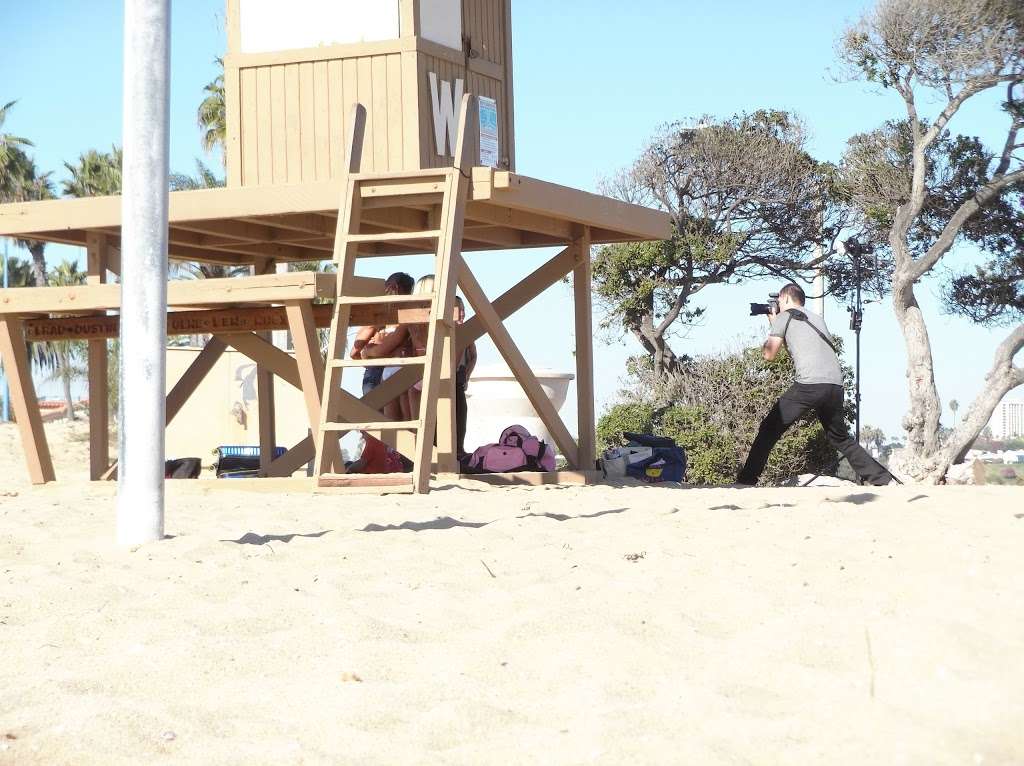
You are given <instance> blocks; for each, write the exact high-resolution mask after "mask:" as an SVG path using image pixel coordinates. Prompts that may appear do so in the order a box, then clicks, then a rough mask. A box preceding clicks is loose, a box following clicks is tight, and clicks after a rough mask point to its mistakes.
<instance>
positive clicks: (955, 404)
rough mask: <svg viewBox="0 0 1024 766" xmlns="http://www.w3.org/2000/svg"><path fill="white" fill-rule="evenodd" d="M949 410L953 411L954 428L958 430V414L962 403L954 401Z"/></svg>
mask: <svg viewBox="0 0 1024 766" xmlns="http://www.w3.org/2000/svg"><path fill="white" fill-rule="evenodd" d="M949 409H951V410H952V411H953V428H956V412H957V410H959V409H960V402H958V401H957V400H956V399H954V400H953V401H951V402H950V403H949Z"/></svg>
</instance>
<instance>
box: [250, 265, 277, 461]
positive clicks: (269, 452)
mask: <svg viewBox="0 0 1024 766" xmlns="http://www.w3.org/2000/svg"><path fill="white" fill-rule="evenodd" d="M276 270H277V266H276V264H275V263H274V261H273V260H266V261H263V262H262V263H261V264H258V265H257V266H255V267H254V268H253V274H254V276H259V275H261V274H268V273H273V272H275V271H276ZM260 337H262V338H263V340H265V341H267V342H269V343H273V335H272V331H270V332H268V331H266V330H264V331H263V332H261V333H260ZM256 410H257V418H258V420H259V429H260V475H261V476H267V475H268V471H269V470H270V465H271V463H272V462H273V461H274V453H275V452H277V407H276V405H275V401H274V373H273V371H272V370H268V369H267V368H266V367H264V366H262V365H259V364H258V365H256Z"/></svg>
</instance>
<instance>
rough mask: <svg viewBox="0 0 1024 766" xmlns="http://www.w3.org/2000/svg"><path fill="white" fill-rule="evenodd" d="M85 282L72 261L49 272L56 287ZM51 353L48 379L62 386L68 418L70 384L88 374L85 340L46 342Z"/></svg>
mask: <svg viewBox="0 0 1024 766" xmlns="http://www.w3.org/2000/svg"><path fill="white" fill-rule="evenodd" d="M84 282H85V274H83V273H82V272H81V271H79V270H78V266H76V265H75V262H74V261H69V260H65V261H64V262H62V263H61V264H59V265H58V266H57V267H56V268H55V269H54V270H53V271H52V272H51V273H50V284H52V285H56V286H58V287H71V286H74V285H80V284H83V283H84ZM47 345H48V346H49V347H50V349H51V350H52V353H53V357H54V359H55V364H53V365H52V372H51V374H50V378H49V379H50V380H59V381H60V382H61V383H62V384H63V386H64V404H65V407H66V408H67V415H66V417H67V418H68V420H77V418H76V417H75V409H74V401H73V400H72V398H71V384H72V383H73V382H74V381H75V380H78V379H79V378H84V377H85V376H86V375H87V374H88V368H87V367H86V366H85V363H84V360H85V349H86V346H85V342H84V341H80V340H57V341H50V342H48V343H47Z"/></svg>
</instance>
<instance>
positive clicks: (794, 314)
mask: <svg viewBox="0 0 1024 766" xmlns="http://www.w3.org/2000/svg"><path fill="white" fill-rule="evenodd" d="M786 313H787V314H789V319H788V320H787V321H786V328H785V329H784V330H783V331H782V338H783V340H785V338H786V333H787V332H789V323H790V322H792V321H793V320H794V319H796V320H797V321H799V322H806V323H807V326H808V327H810V328H811V329H812V330H814V332H816V333H817V334H818V337H819V338H821V339H822V340H823V341H825V343H827V344H828V347H829V348H830V349H832V353H833V354H835V355H836V356H839V351H838V350H836V347H835V344H834V343H832V341H831V340H830V339H829V337H828V336H827V335H826V334H825V333H823V332H822V331H821V330H819V329H818V328H817V327H815V326H814V322H812V321H811V320H809V319H808V318H807V314H805V313H804V312H802V311H798V310H797V309H786Z"/></svg>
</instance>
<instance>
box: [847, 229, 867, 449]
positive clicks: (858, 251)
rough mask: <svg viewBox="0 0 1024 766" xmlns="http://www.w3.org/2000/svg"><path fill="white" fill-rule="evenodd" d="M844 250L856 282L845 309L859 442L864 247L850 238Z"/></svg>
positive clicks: (856, 436)
mask: <svg viewBox="0 0 1024 766" xmlns="http://www.w3.org/2000/svg"><path fill="white" fill-rule="evenodd" d="M846 252H848V253H849V254H850V255H851V256H853V278H854V281H855V283H856V291H855V292H854V299H853V303H851V304H850V306H849V307H848V308H847V311H849V312H850V329H851V330H853V332H854V337H855V338H856V351H855V360H856V361H855V362H854V365H855V366H854V395H853V401H854V404H855V406H856V410H857V414H856V420H855V426H856V429H855V436H854V438H855V439H856V440H857V444H860V331H861V328H862V327H863V326H864V301H863V297H862V292H861V288H862V285H863V283H864V272H863V270H862V264H863V262H862V260H861V259H862V258H863V256H864V253H865V248H864V246H863V245H861V244H860V243H859V242H857V240H855V239H851V240H847V242H846Z"/></svg>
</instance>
